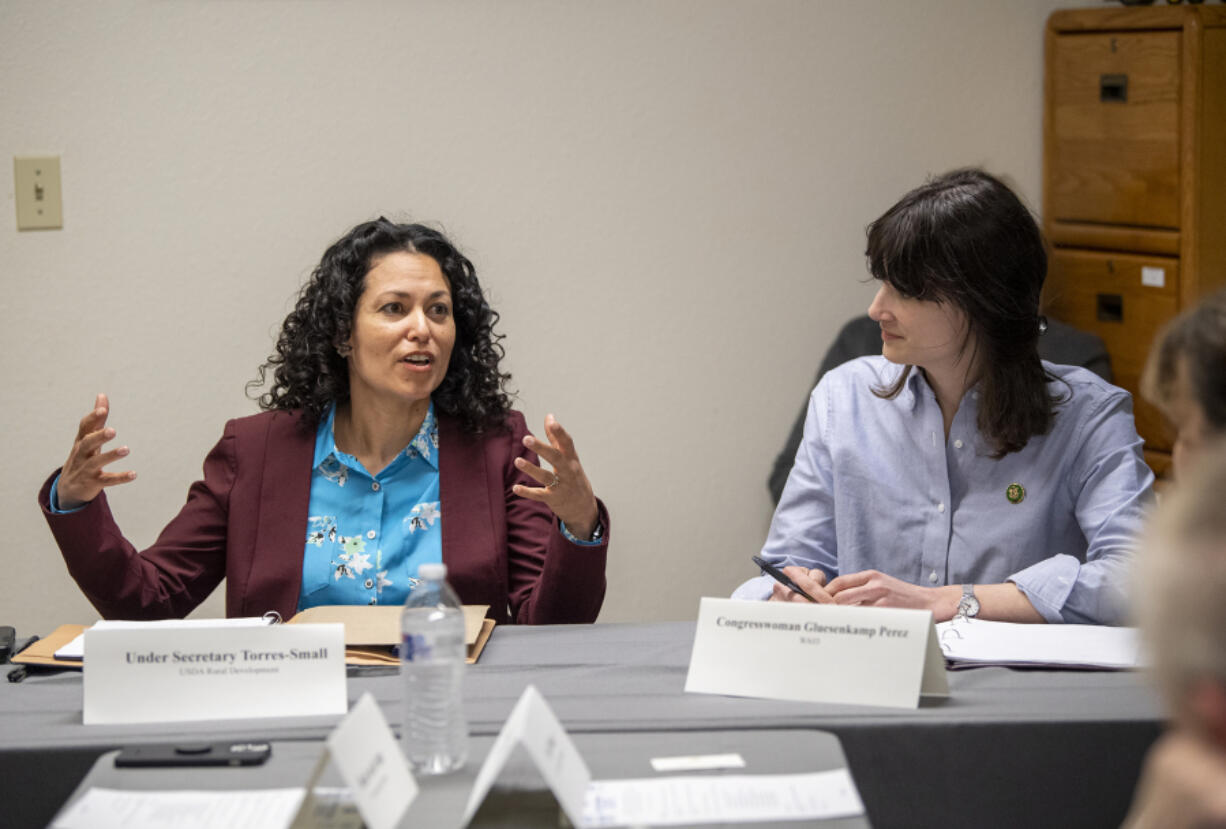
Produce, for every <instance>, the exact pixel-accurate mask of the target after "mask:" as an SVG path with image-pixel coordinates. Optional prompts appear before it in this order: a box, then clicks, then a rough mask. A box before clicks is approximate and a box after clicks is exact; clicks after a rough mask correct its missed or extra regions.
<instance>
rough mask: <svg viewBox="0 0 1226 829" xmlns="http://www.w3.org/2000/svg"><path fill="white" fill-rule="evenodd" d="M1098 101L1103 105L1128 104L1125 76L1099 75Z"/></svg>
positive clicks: (1126, 77) (1126, 79)
mask: <svg viewBox="0 0 1226 829" xmlns="http://www.w3.org/2000/svg"><path fill="white" fill-rule="evenodd" d="M1098 100H1100V101H1102V102H1103V103H1112V104H1115V103H1118V104H1124V103H1127V102H1128V76H1127V75H1099V76H1098Z"/></svg>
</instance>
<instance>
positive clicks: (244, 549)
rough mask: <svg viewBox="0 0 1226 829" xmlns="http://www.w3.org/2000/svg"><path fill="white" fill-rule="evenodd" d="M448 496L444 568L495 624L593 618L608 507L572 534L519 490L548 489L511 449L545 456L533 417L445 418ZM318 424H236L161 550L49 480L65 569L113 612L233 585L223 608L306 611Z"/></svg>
mask: <svg viewBox="0 0 1226 829" xmlns="http://www.w3.org/2000/svg"><path fill="white" fill-rule="evenodd" d="M438 429H439V499H440V501H441V503H442V504H443V562H444V563H445V564H446V565H447V580H448V582H450V583H451V585H452V587H453V588H455V590H456V592H457V593H458V594H459V595H460V599H461V601H463V602H464V603H465V604H488V605H489V606H490V609H489V613H488V615H489V617H490V618H492V619H496V620H497V621H498V622H500V623H506V622H518V623H521V624H550V623H563V622H592V621H595V619H596V614H597V613H599V612H600V605H601V602H602V601H603V600H604V591H605V575H604V572H605V558H606V553H607V552H608V542H609V516H608V513H607V511H606V510H605V508H604V505H603V504H600V520H601V522H602V524H603V526H604V539H603V543H602V544H601V545H600V546H598V547H594V546H592V547H584V546H581V545H578V544H574V543H572V542H570V541H567V540H566V537H565V536H564V535H562V533H561V531H560V529H559V528H558V522H557V520H556V519H555V518H554V516H553V513H552V512H551V511H550V510H549V508H548V507H546V506H545V505H544V504H541V503H539V502H536V501H530V500H528V499H527V498H521V497H519V496H518V495H515V494H514V493H513V492H512V491H511V487H512V485H514V484H516V483H525V484H528V485H530V486H539V484H537V483H536V482H535V481H532V480H531V479H529V478H528V477H527V476H526V475H524V474H523V473H521V472H520V471H519V470H517V469H516V468H515V466H514V460H515V458H516V457H524V458H527V459H528V460H529V461H532V462H533V463H536V462H537V458H536V454H535V453H534V452H532V451H530V450H528V449H526V448H525V447H524V445H523V437H524V435H526V434H527V433H528V428H527V425H526V424H525V423H524V417H523V415H522V414H520V413H519V412H511V414H510V415H509V417H508V418H507V428H506V429H505V430H499V431H491V432H487V433H486V434H484V435H481V436H480V437H473V436H471V435H468V434H466V433H464V432H463V431H462V430H461V429H460V427H459V424H458V423H457V422H456V421H455V420H454V419H453V418H450V417H447V416H445V415H439V417H438ZM314 456H315V429H313V428H310V427H309V426H308V427H306V428H304V427H303V425H302V422H301V416H300V413H298V412H264V413H262V414H257V415H252V416H251V417H244V418H239V419H236V420H231V421H229V422H228V423H227V424H226V428H225V432H224V433H223V434H222V437H221V440H220V441H218V443H217V445H216V446H214V447H213V449H212V451H210V452H209V454H208V457H206V458H205V459H204V479H203V480H201V481H196V482H195V483H194V484H192V485H191V489H190V490H189V491H188V494H187V503H186V504H184V506H183V509H181V510H180V511H179V514H178V515H176V516H175V518H174V520H172V521H171V522H170V524H168V525H167V526H166V528H165V529H164V530H162V533H161V535H159V536H158V539H157V541H156V542H154V544H153V546H152V547H150V548H149V549H148V550H145V551H144V552H140V553H138V552H137V551H136V548H134V547H133V546H132V544H130V543H129V542H128V540H127V539H125V538H124V537H123V534H122V533H121V532H120V531H119V527H118V526H117V525H116V523H115V519H114V518H113V517H112V516H111V510H110V507H109V506H108V505H107V500H106V494H105V493H103V494H101V495H99V496H98V497H97V498H95V499H94V500H93V501H91V502H90V503H88V504H86V505H85V507H83V508H82V509H80V510H79V511H77V512H73V513H69V514H66V515H60V514H56V513H53V512H51V510H50V504H49V500H48V499H49V497H50V490H51V484H52V482H54V480H55V476H56V475H57V474H59V473H58V470H57V472H56V473H53V474H52V476H51V477H50V478H49V479H48V480H47V482H46V483H45V484H44V485H43V488H42V490H41V491H40V492H39V494H38V501H39V504H40V505H41V506H42V508H43V514H44V515H45V516H46V518H47V523H48V524H49V525H50V526H51V532H52V534H53V535H54V536H55V540H56V543H57V544H59V547H60V551H61V552H62V553H63V555H64V560H65V561H66V562H67V564H68V571H69V573H71V574H72V577H73V578H74V579H76V582H77V584H78V585H79V586H80V587H81V590H82V591H83V592H84V593H85V595H86V597H87V598H88V599H89V600H90V601H91V602H93V605H94V607H96V608H97V609H98V612H99V613H101V614H102V616H103V617H104V618H108V619H115V618H121V619H164V618H175V617H182V616H185V615H187V614H188V613H189V612H191V610H192V609H193V608H195V607H196V605H198V604H200V602H202V601H203V600H204V599H205V598H206V597H207V596H208V595H209V594H210V593H211V592H212V591H213V589H214V588H215V587H216V586H217V583H218V582H219V581H221V580H222V578H225V580H226V615H227V616H259V615H261V614H263V613H265V612H267V611H270V610H275V611H277V612H278V613H280V614H281V616H282V617H283V618H285V619H289V618H290V617H291V616H293V614H294V613H295V611H296V610H297V607H298V594H299V592H300V591H301V588H302V560H303V550H304V549H305V546H306V528H307V508H308V505H309V502H310V496H311V462H312V461H313V460H314Z"/></svg>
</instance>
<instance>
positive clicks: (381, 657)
mask: <svg viewBox="0 0 1226 829" xmlns="http://www.w3.org/2000/svg"><path fill="white" fill-rule="evenodd" d="M402 609H403V608H400V607H397V606H394V605H389V606H374V607H371V606H364V605H337V604H329V605H320V606H319V607H309V608H307V609H306V610H304V611H302V612H301V613H296V614H294V618H292V619H290V620H289V621H288V622H286V624H290V625H297V624H305V623H322V622H341V623H342V624H344V626H345V662H346V663H347V664H349V665H396V664H399V662H400V659H399V657H398V656H397V655H396V652H395V651H394V650H392V648H393V647H394V646H395V645H397V644H399V643H400V612H401V610H402ZM488 609H489V605H469V604H466V605H464V643H465V644H466V645H467V646H468V660H467V661H468V664H470V665H471V664H473V663H474V662H476V661H477V658H478V657H479V656H481V651H482V650H483V649H484V648H485V643H486V642H488V641H489V638H490V633H491V632H492V631H493V630H494V625H495V622H494V620H493V619H487V618H485V612H486V611H487V610H488Z"/></svg>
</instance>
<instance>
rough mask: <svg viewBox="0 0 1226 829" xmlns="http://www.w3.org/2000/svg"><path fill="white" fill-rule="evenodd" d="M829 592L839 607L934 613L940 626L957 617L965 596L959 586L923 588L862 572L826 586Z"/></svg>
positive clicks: (873, 571)
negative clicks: (860, 606) (941, 623)
mask: <svg viewBox="0 0 1226 829" xmlns="http://www.w3.org/2000/svg"><path fill="white" fill-rule="evenodd" d="M826 592H827V593H829V594H830V595H831V596H833V597H834V603H835V604H847V605H870V606H873V607H911V608H916V609H918V610H931V611H932V615H933V618H934V619H935V620H936V621H938V622H942V621H947V620H949V619H952V618H953V617H954V613H956V612H957V610H958V601H959V599H960V598H961V596H962V591H961V589H960V588H959V587H957V586H954V587H952V588H950V587H920V586H919V585H918V584H911V583H910V582H905V581H903V580H902V579H896V578H894V577H893V576H887V575H886V574H885V573H879V572H877V571H876V570H861V571H860V572H859V573H848V574H847V575H845V576H839V577H838V578H837V579H835V580H834V581H832V582H830V584H828V585H826Z"/></svg>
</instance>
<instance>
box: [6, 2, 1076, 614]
mask: <svg viewBox="0 0 1226 829" xmlns="http://www.w3.org/2000/svg"><path fill="white" fill-rule="evenodd" d="M1057 5H1060V4H1058V3H1056V2H1051V0H1018V2H1008V3H1001V2H990V3H985V2H983V0H931V1H930V2H926V3H916V2H910V0H895V2H883V1H880V0H879V2H860V3H835V2H786V1H785V0H692V1H686V2H682V1H681V0H675V1H672V2H602V3H594V2H543V1H541V2H537V1H536V0H533V1H532V2H528V0H524V1H523V2H495V0H489V2H464V3H455V2H450V1H449V0H448V1H447V2H412V3H410V2H361V3H353V2H344V0H314V1H313V2H289V1H288V0H266V1H264V2H237V1H231V2H225V1H224V0H213V1H211V2H210V1H209V0H175V1H174V2H165V1H163V2H138V0H127V1H126V2H119V1H118V0H115V1H114V2H79V3H27V2H18V0H0V156H3V159H2V160H3V164H5V165H7V164H9V160H8V158H9V157H11V156H13V155H21V154H35V153H49V154H57V155H61V156H62V159H63V161H62V171H63V180H64V222H65V225H64V229H63V230H62V231H45V232H23V233H18V232H17V231H16V230H15V218H14V217H15V212H14V208H13V203H12V199H13V192H12V185H11V178H7V177H6V178H5V179H4V180H5V182H6V186H5V188H3V191H2V192H4V194H5V197H6V199H5V204H3V205H0V274H2V279H3V291H0V319H2V320H3V323H2V324H0V365H2V366H3V375H2V376H3V380H4V402H3V406H2V408H0V412H2V413H0V440H2V442H0V447H2V448H0V452H2V453H3V457H4V474H3V475H2V476H0V525H2V526H3V528H4V533H3V538H4V547H3V552H0V561H2V562H3V577H2V578H0V608H2V612H0V623H2V624H14V625H17V626H18V628H19V631H21V632H43V633H45V632H47V631H48V630H50V629H51V628H52V627H53V626H54V625H56V624H58V623H60V622H66V621H77V622H88V621H91V620H93V619H95V618H97V614H96V613H95V612H94V611H93V609H92V607H91V606H90V605H89V604H88V602H87V601H85V599H84V598H83V597H81V595H80V593H79V591H78V590H77V588H76V586H75V585H74V584H73V582H72V581H71V579H70V578H69V577H68V575H67V573H66V570H65V568H64V565H63V563H62V560H61V559H60V556H59V554H58V552H57V550H56V547H55V545H54V543H53V541H52V538H51V535H50V532H49V531H48V530H47V528H46V525H45V523H44V521H43V519H42V517H41V515H40V513H39V511H38V508H37V506H36V503H35V493H36V491H37V489H38V487H39V485H40V484H41V483H42V481H43V480H44V478H45V477H46V476H47V474H48V473H49V472H50V471H51V470H52V469H53V468H54V467H55V466H57V465H58V464H60V463H61V462H62V461H63V459H64V457H65V456H66V454H67V451H68V449H69V446H70V444H71V441H72V438H73V435H74V433H75V430H76V423H77V421H78V420H79V418H80V417H81V416H82V415H83V414H84V413H85V412H86V410H87V409H89V407H90V406H91V405H92V401H93V396H94V394H95V393H96V392H98V391H106V392H108V393H109V394H110V395H111V399H112V404H113V415H112V420H111V424H112V425H113V426H115V427H116V428H117V430H118V432H119V435H120V441H122V442H125V443H128V444H129V445H130V446H131V447H132V455H131V458H130V464H124V465H123V467H122V468H128V467H129V466H130V467H131V468H135V469H136V470H138V472H139V475H140V477H139V479H138V480H137V481H136V482H135V483H133V484H130V485H128V486H126V487H124V488H122V489H119V490H114V491H112V492H111V502H112V506H113V509H114V512H115V513H116V515H117V517H118V519H119V521H120V524H121V526H123V527H124V529H125V530H126V532H127V534H128V536H129V538H131V539H132V540H133V541H134V542H135V543H137V544H141V545H143V544H148V543H149V542H151V541H152V540H153V539H154V537H155V536H156V534H157V532H158V530H159V529H160V528H161V526H162V525H163V524H164V522H165V521H166V520H167V519H169V518H170V516H171V515H173V513H174V512H175V510H176V509H177V508H178V506H179V505H180V504H181V503H182V500H183V497H184V494H185V492H186V489H187V486H188V484H189V483H190V482H191V481H192V480H193V479H194V478H195V477H196V476H197V475H198V474H199V471H200V462H201V460H202V459H203V457H204V454H205V453H206V451H207V450H208V448H209V447H210V446H211V445H212V444H213V442H214V441H215V440H216V439H217V437H218V436H219V435H220V433H221V428H222V424H223V422H224V421H225V419H226V418H229V417H234V416H238V415H243V414H247V413H250V412H252V411H254V410H255V407H254V405H253V404H252V403H251V402H250V401H249V400H247V399H246V398H245V397H244V392H243V384H244V383H245V382H246V381H247V380H248V379H250V378H251V377H252V376H253V375H254V372H255V368H256V366H257V365H258V364H259V363H260V362H261V361H262V359H263V358H264V356H265V355H266V354H267V353H268V351H269V350H270V348H271V344H272V338H273V335H274V333H275V331H276V329H277V327H278V325H279V323H280V321H281V319H282V318H283V316H284V314H285V312H286V311H287V310H288V308H289V307H290V302H291V297H292V295H293V293H294V292H295V291H296V289H297V287H298V285H299V284H300V282H301V280H302V278H303V277H304V276H305V275H306V274H307V273H308V272H309V270H310V268H311V267H312V266H313V264H314V263H315V262H316V261H317V260H318V258H319V255H320V254H321V253H322V251H323V249H324V247H325V246H326V245H327V244H328V243H330V242H331V241H332V240H333V239H335V238H336V237H337V236H339V235H340V234H341V233H343V232H344V231H345V230H347V229H348V228H349V227H350V226H352V225H353V224H355V223H357V222H359V221H363V220H366V219H368V218H372V217H374V216H377V215H379V214H381V213H385V214H387V215H389V216H391V217H394V218H401V219H414V220H426V221H432V222H441V223H442V225H443V227H444V228H445V229H446V230H447V231H448V232H449V233H451V234H452V235H453V237H454V238H455V240H456V241H457V243H458V244H459V245H460V246H461V249H463V250H464V251H465V252H466V253H467V254H468V255H469V257H470V258H472V259H473V260H474V262H475V263H476V265H477V268H478V272H479V273H480V275H481V277H482V279H483V282H484V284H485V285H486V287H487V289H488V291H489V293H490V295H491V297H492V300H493V302H494V305H495V307H496V308H497V309H498V310H499V311H500V312H501V313H502V317H503V321H502V326H501V330H502V331H503V332H504V333H505V334H506V335H507V340H506V345H507V347H508V350H509V357H510V359H509V363H510V368H511V369H512V371H513V372H514V375H515V378H514V385H515V387H516V388H517V389H518V390H519V393H520V398H519V404H518V405H519V407H520V408H522V409H523V410H524V411H525V412H526V413H527V415H528V418H529V422H530V423H531V424H537V425H539V423H540V422H541V420H542V418H543V417H544V415H545V413H546V412H547V411H553V412H555V413H556V414H557V415H558V417H559V418H560V419H561V420H562V422H563V423H564V424H565V425H566V426H567V427H568V428H569V429H570V431H571V432H572V433H573V434H574V435H575V437H576V439H577V441H578V446H579V449H580V453H581V455H582V457H583V460H584V462H585V465H586V467H587V470H588V472H589V475H590V477H591V478H592V480H593V481H594V483H595V484H596V486H597V490H598V493H599V494H600V495H601V496H603V497H604V499H605V500H606V501H607V503H608V504H609V507H610V509H611V511H612V513H613V516H614V527H613V535H614V541H613V545H612V553H611V558H610V563H609V592H608V598H607V599H606V601H605V609H604V612H603V613H602V615H601V619H602V620H604V621H625V620H635V619H684V618H692V617H693V615H694V614H695V612H696V602H697V599H698V597H699V596H702V595H725V594H727V593H728V592H729V591H730V590H731V589H732V588H733V587H734V586H735V585H736V584H737V583H739V582H740V581H741V580H742V579H743V578H746V577H748V576H750V575H751V574H752V573H753V568H752V567H751V565H750V563H749V556H750V555H751V554H752V553H754V552H756V551H757V550H758V549H759V546H760V544H761V542H762V538H763V536H764V534H765V531H766V527H767V524H768V522H769V518H770V511H771V510H770V501H769V498H768V496H767V492H766V488H765V480H766V476H767V472H768V471H769V468H770V465H771V462H772V459H773V458H774V455H775V453H776V452H777V451H778V449H779V447H780V445H781V443H782V441H783V439H784V436H785V434H786V432H787V429H788V426H789V424H790V423H791V420H792V417H793V416H794V414H795V412H796V411H797V409H798V407H799V406H800V405H801V402H802V401H803V399H804V397H805V395H806V393H807V391H808V384H809V383H810V382H811V379H812V377H813V374H814V371H815V370H816V366H817V364H818V362H819V360H820V357H821V354H822V352H823V351H824V350H825V348H826V346H827V345H828V344H829V342H830V340H831V338H832V337H833V335H834V332H835V331H836V329H837V327H838V325H839V324H841V323H842V322H843V321H844V320H845V319H847V318H848V317H850V316H852V315H854V314H857V313H860V312H861V311H862V310H863V309H864V308H865V307H866V306H867V304H868V301H869V299H870V297H871V293H872V286H871V285H868V284H866V283H865V282H864V266H863V256H862V251H863V245H864V226H865V224H866V223H867V222H869V221H871V220H872V219H873V218H875V217H876V216H877V215H879V214H880V213H881V212H882V211H883V210H884V209H885V208H886V207H888V206H889V205H890V204H891V203H892V202H893V201H894V200H895V199H896V198H897V197H898V196H899V195H901V194H902V193H903V192H904V191H905V190H907V189H909V188H910V187H912V186H915V185H917V184H919V183H921V182H922V181H923V179H924V178H925V176H927V175H929V174H930V173H935V172H941V171H943V170H945V169H947V168H950V167H953V166H958V165H965V164H983V165H986V166H987V167H988V168H989V169H990V170H992V171H995V172H1000V173H1007V174H1009V175H1011V176H1012V177H1013V179H1014V180H1015V181H1016V182H1017V183H1018V184H1019V186H1020V188H1021V190H1022V191H1023V194H1024V195H1025V197H1026V198H1027V199H1028V200H1029V201H1030V202H1031V204H1037V202H1038V195H1039V169H1040V97H1041V78H1042V28H1043V22H1044V20H1045V18H1046V16H1047V14H1048V12H1049V11H1050V10H1051V9H1053V8H1054V7H1056V6H1057ZM5 217H7V218H5ZM222 607H223V606H222V603H221V601H220V592H219V593H218V594H215V595H214V597H213V598H212V599H211V600H210V601H209V602H207V603H206V605H205V606H204V607H203V609H202V611H201V612H203V613H209V614H214V615H220V614H221V613H222V612H223V609H222Z"/></svg>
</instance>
